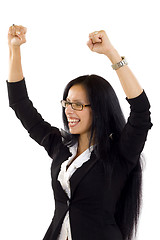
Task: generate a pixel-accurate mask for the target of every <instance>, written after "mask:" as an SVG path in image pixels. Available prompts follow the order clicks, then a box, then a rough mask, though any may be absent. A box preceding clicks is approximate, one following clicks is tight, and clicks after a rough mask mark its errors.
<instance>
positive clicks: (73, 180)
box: [70, 151, 97, 198]
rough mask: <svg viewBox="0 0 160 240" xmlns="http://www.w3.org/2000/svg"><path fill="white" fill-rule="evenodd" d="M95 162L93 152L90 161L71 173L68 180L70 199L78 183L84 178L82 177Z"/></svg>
mask: <svg viewBox="0 0 160 240" xmlns="http://www.w3.org/2000/svg"><path fill="white" fill-rule="evenodd" d="M96 162H97V158H96V155H95V153H94V151H92V153H91V157H90V159H89V160H88V161H87V162H85V163H84V164H83V165H82V166H81V167H80V168H78V169H77V170H76V171H75V172H74V173H73V175H72V176H71V178H70V187H71V198H72V197H73V195H74V192H75V190H76V188H77V186H78V184H79V183H80V181H81V180H82V179H83V178H84V176H85V175H86V174H87V173H88V172H89V170H90V169H91V168H92V167H93V166H94V164H95V163H96Z"/></svg>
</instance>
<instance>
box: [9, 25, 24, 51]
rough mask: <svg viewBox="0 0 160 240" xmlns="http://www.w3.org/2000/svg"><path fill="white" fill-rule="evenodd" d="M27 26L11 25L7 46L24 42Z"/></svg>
mask: <svg viewBox="0 0 160 240" xmlns="http://www.w3.org/2000/svg"><path fill="white" fill-rule="evenodd" d="M26 32H27V28H25V27H23V26H21V25H19V26H18V25H14V24H13V25H12V26H11V27H10V28H9V31H8V45H9V47H14V46H20V45H22V44H23V43H25V42H26Z"/></svg>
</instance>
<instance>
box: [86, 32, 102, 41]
mask: <svg viewBox="0 0 160 240" xmlns="http://www.w3.org/2000/svg"><path fill="white" fill-rule="evenodd" d="M89 38H90V39H91V40H92V42H93V43H100V42H102V34H101V32H93V33H90V34H89Z"/></svg>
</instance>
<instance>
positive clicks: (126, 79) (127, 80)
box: [105, 49, 143, 99]
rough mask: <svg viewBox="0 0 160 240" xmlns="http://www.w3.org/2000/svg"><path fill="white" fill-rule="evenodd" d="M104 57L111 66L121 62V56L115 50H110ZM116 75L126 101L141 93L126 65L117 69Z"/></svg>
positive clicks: (136, 81) (137, 83)
mask: <svg viewBox="0 0 160 240" xmlns="http://www.w3.org/2000/svg"><path fill="white" fill-rule="evenodd" d="M105 55H106V56H107V57H108V58H109V59H110V61H111V63H112V64H115V63H118V62H120V61H121V60H122V59H121V56H120V55H119V53H118V52H117V51H116V50H115V49H112V50H111V51H109V52H107V54H105ZM116 73H117V75H118V77H119V80H120V82H121V85H122V87H123V90H124V92H125V94H126V96H127V98H128V99H130V98H135V97H137V96H139V95H140V94H141V93H142V91H143V89H142V88H141V86H140V84H139V82H138V80H137V79H136V77H135V76H134V74H133V73H132V71H131V70H130V68H129V67H128V66H127V65H125V66H123V67H121V68H119V69H117V70H116Z"/></svg>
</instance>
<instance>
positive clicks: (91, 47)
mask: <svg viewBox="0 0 160 240" xmlns="http://www.w3.org/2000/svg"><path fill="white" fill-rule="evenodd" d="M87 46H88V47H89V48H90V49H91V50H93V43H92V40H91V39H89V41H88V42H87Z"/></svg>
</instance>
